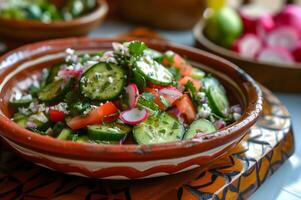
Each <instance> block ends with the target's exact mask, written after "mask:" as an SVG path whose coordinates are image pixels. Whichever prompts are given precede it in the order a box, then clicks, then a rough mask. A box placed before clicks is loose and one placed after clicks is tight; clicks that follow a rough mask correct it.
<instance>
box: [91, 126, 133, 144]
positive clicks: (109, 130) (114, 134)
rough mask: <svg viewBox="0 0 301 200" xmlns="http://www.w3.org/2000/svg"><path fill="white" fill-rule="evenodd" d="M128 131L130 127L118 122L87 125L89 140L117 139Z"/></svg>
mask: <svg viewBox="0 0 301 200" xmlns="http://www.w3.org/2000/svg"><path fill="white" fill-rule="evenodd" d="M129 132H131V128H130V127H129V126H127V125H125V124H120V123H106V124H102V125H92V126H88V136H89V138H90V139H91V140H100V141H119V140H121V139H122V138H123V137H124V136H126V134H128V133H129Z"/></svg>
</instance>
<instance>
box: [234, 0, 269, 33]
mask: <svg viewBox="0 0 301 200" xmlns="http://www.w3.org/2000/svg"><path fill="white" fill-rule="evenodd" d="M239 13H240V16H241V19H242V21H243V24H244V32H245V33H257V22H258V20H259V18H260V17H262V16H263V15H269V14H270V13H271V12H270V10H268V9H266V8H264V7H262V6H257V5H247V6H243V7H241V8H240V10H239Z"/></svg>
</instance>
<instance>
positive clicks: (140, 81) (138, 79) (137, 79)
mask: <svg viewBox="0 0 301 200" xmlns="http://www.w3.org/2000/svg"><path fill="white" fill-rule="evenodd" d="M132 71H133V81H134V83H136V85H137V86H138V88H139V90H140V91H143V90H144V88H145V87H146V80H145V78H144V76H143V75H142V74H140V73H139V72H138V71H137V69H136V68H134V69H133V70H132Z"/></svg>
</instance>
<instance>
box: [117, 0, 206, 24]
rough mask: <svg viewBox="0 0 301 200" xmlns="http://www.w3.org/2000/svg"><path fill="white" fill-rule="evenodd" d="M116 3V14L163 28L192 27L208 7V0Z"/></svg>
mask: <svg viewBox="0 0 301 200" xmlns="http://www.w3.org/2000/svg"><path fill="white" fill-rule="evenodd" d="M113 2H114V0H112V3H113ZM115 4H116V15H120V16H121V17H122V18H125V19H127V20H130V21H132V22H135V23H138V24H143V25H150V26H155V27H159V28H163V29H191V28H192V27H193V26H194V25H195V24H196V23H197V22H198V20H199V19H200V17H201V16H202V13H203V11H204V10H205V9H206V7H207V1H206V0H185V1H183V0H173V1H172V3H171V1H170V0H118V1H116V3H115Z"/></svg>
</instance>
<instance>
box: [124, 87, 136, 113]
mask: <svg viewBox="0 0 301 200" xmlns="http://www.w3.org/2000/svg"><path fill="white" fill-rule="evenodd" d="M125 91H126V94H127V95H128V105H129V107H130V108H135V107H136V106H137V102H138V97H139V90H138V87H137V85H136V84H134V83H132V84H130V85H128V86H127V87H126V89H125Z"/></svg>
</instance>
